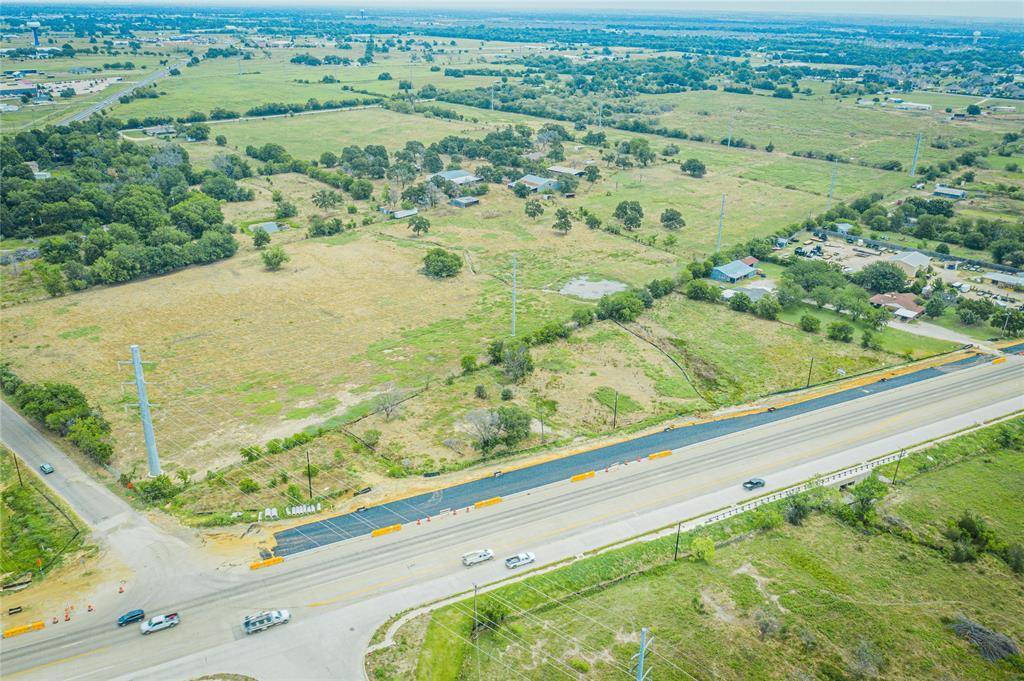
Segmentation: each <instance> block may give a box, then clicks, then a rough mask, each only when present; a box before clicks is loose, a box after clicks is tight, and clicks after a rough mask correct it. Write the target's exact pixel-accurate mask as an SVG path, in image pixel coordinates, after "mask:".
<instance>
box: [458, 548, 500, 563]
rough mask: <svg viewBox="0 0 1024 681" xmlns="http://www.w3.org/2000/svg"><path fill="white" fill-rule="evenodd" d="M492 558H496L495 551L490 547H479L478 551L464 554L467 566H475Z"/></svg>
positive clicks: (463, 560) (463, 561)
mask: <svg viewBox="0 0 1024 681" xmlns="http://www.w3.org/2000/svg"><path fill="white" fill-rule="evenodd" d="M492 558H494V551H491V550H490V549H477V550H476V551H470V552H469V553H464V554H462V564H463V565H465V566H466V567H473V566H474V565H479V564H480V563H486V562H487V561H489V560H491V559H492Z"/></svg>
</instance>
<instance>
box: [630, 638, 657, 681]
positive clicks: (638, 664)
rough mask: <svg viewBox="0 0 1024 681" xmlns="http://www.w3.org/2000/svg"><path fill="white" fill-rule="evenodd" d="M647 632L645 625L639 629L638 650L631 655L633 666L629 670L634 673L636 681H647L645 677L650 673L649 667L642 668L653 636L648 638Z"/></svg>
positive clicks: (652, 641)
mask: <svg viewBox="0 0 1024 681" xmlns="http://www.w3.org/2000/svg"><path fill="white" fill-rule="evenodd" d="M648 633H649V631H648V629H647V627H644V628H643V629H641V630H640V652H638V653H637V654H636V655H634V656H633V657H632V662H633V666H632V667H630V668H629V671H630V672H635V673H636V676H635V678H636V681H647V677H648V675H649V674H650V673H651V670H650V669H649V668H648V669H645V668H644V663H645V662H646V661H647V653H648V651H649V650H650V648H651V645H652V644H653V643H654V637H653V636H651V637H650V638H648V636H647V635H648Z"/></svg>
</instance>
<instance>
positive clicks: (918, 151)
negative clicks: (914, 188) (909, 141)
mask: <svg viewBox="0 0 1024 681" xmlns="http://www.w3.org/2000/svg"><path fill="white" fill-rule="evenodd" d="M920 157H921V133H917V144H915V145H914V163H913V164H911V166H910V176H911V177H914V176H915V175H917V159H919V158H920Z"/></svg>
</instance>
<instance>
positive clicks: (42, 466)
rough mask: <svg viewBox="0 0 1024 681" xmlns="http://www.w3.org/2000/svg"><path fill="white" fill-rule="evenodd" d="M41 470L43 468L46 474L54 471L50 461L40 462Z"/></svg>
mask: <svg viewBox="0 0 1024 681" xmlns="http://www.w3.org/2000/svg"><path fill="white" fill-rule="evenodd" d="M39 470H41V471H42V472H43V473H45V474H46V475H49V474H50V473H52V472H53V466H51V465H50V464H48V463H44V464H40V466H39Z"/></svg>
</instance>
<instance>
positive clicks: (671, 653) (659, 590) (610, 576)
mask: <svg viewBox="0 0 1024 681" xmlns="http://www.w3.org/2000/svg"><path fill="white" fill-rule="evenodd" d="M1022 426H1024V423H1022V422H1021V421H1020V419H1017V422H1016V424H1015V425H1013V426H1011V428H1013V429H1015V430H1016V431H1018V433H1019V431H1020V430H1021V427H1022ZM1002 428H1003V427H1002V426H996V427H993V428H989V429H987V430H983V431H980V432H978V433H974V434H971V435H967V436H963V437H961V438H958V439H956V440H953V441H952V442H950V443H945V444H941V445H938V446H937V447H936V448H934V449H932V450H928V451H926V452H924V453H923V454H922V455H915V456H919V458H920V460H921V461H925V460H926V459H924V455H927V454H928V453H929V452H935V454H936V456H937V457H939V458H940V459H942V458H943V457H945V456H946V452H947V450H951V449H959V450H961V451H964V452H967V451H969V452H971V453H972V454H973V455H972V456H971V458H969V459H968V460H966V461H963V462H961V463H957V464H955V465H952V466H950V467H947V468H941V469H939V470H936V471H932V472H925V473H922V474H920V475H917V476H915V477H913V478H912V479H910V480H907V481H905V482H904V484H903V485H902V486H901V487H900V488H899V490H898V491H897V492H891V493H890V496H889V498H888V499H886V502H885V503H886V507H885V510H884V513H886V514H897V515H898V516H899V517H900V518H903V519H904V521H906V522H909V523H910V524H911V525H912V526H914V527H921V526H924V525H926V524H928V523H932V524H934V525H939V524H941V523H943V522H944V521H945V519H946V518H948V517H949V516H950V515H953V514H958V513H959V511H960V510H962V508H963V507H965V506H966V507H969V508H971V509H972V510H975V511H978V512H980V513H982V514H983V515H984V516H985V518H986V519H987V520H988V521H989V522H990V523H991V525H992V526H993V527H994V528H995V529H996V531H997V533H1000V534H1001V535H1002V536H1003V537H1004V538H1005V540H1007V541H1018V542H1019V541H1020V532H1019V528H1020V527H1021V526H1022V519H1021V507H1020V504H1014V503H1012V502H1010V503H1008V502H1009V500H1010V499H1013V498H1015V497H1019V493H1020V486H1021V484H1024V454H1022V451H1021V449H1020V446H1019V441H1020V440H1019V434H1018V436H1017V437H1018V440H1017V442H1018V444H1017V445H1015V446H1012V447H1010V448H1008V449H1007V448H1004V447H1002V446H1000V445H999V444H997V440H998V437H997V433H998V431H999V430H1001V429H1002ZM833 494H834V493H833ZM881 514H882V512H880V513H879V515H880V516H881ZM757 515H758V514H751V513H747V514H744V515H741V516H738V517H737V518H734V519H731V520H730V521H729V523H728V526H722V524H720V525H716V526H714V527H713V528H712V530H711V536H712V537H715V538H717V539H719V540H721V539H723V538H725V537H727V536H737V535H742V534H744V533H745V532H749V531H750V530H751V528H753V527H755V526H756V525H757V524H758V523H759V522H761V521H759V520H758V519H757ZM762 516H763V514H762ZM691 541H692V535H684V541H683V546H684V554H685V551H686V550H687V548H688V547H689V546H690V542H691ZM672 549H673V537H672V536H667V537H664V538H662V539H657V540H654V541H649V542H641V543H638V544H634V545H632V546H629V547H626V548H623V549H617V550H614V551H611V552H608V553H605V554H601V555H599V556H595V557H590V558H587V559H584V560H581V561H576V562H574V563H572V564H571V565H569V566H567V567H563V568H559V569H557V570H555V571H552V572H548V573H545V574H542V575H536V576H533V577H529V578H528V579H526V580H525V581H524V582H519V583H513V584H509V585H507V586H503V587H501V588H500V589H498V590H496V591H494V592H491V593H487V594H484V595H482V596H481V597H480V601H479V603H478V612H480V613H483V615H484V617H488V616H491V615H492V613H505V615H506V617H507V619H505V620H504V622H503V623H501V624H500V625H498V626H497V627H494V628H490V629H485V630H483V631H482V632H480V633H478V634H477V635H476V636H474V635H473V634H472V633H471V628H472V626H471V625H472V616H473V603H472V598H470V599H466V600H462V601H459V602H456V603H454V604H452V605H448V606H444V607H442V608H440V609H438V610H435V611H434V612H433V613H430V614H426V615H422V616H420V617H418V618H416V619H414V620H412V622H411V623H410V624H409V625H407V626H406V627H403V628H402V629H401V630H400V631H399V635H398V638H397V641H398V645H396V646H395V647H393V648H390V649H385V650H384V651H382V652H380V653H376V654H374V655H372V656H370V658H369V659H368V669H369V670H370V673H371V678H372V679H374V680H375V681H384V680H390V679H399V678H417V679H430V680H431V681H443V680H447V679H458V678H471V677H472V676H473V675H475V674H477V673H478V672H479V674H480V675H481V678H485V677H486V678H507V677H509V676H510V675H515V676H517V677H521V678H527V679H548V678H561V677H563V676H568V677H569V678H587V679H609V680H611V679H620V678H624V674H625V670H627V669H628V667H629V660H630V657H631V656H632V655H633V654H634V653H635V652H636V650H637V647H638V641H639V632H640V629H641V628H642V627H647V628H649V629H650V630H651V633H652V634H653V635H654V637H655V646H654V653H653V655H651V656H650V657H649V658H648V660H649V663H650V665H651V666H652V667H653V670H654V671H653V678H660V679H690V678H706V677H708V676H712V677H713V678H719V679H747V678H778V679H789V678H836V679H839V678H874V677H878V678H886V679H918V678H944V677H951V678H963V679H1013V678H1017V676H1018V675H1019V669H1020V664H1021V661H1020V660H1019V659H1017V660H1016V661H1014V660H1012V659H1011V660H1008V661H1001V662H988V661H986V660H984V659H983V658H982V657H981V656H980V655H979V654H978V651H977V650H976V649H975V648H973V647H972V646H971V645H969V644H967V643H966V642H965V641H963V640H961V639H960V638H958V637H957V636H956V635H955V634H954V633H953V631H952V630H951V627H950V626H949V621H950V620H951V619H953V618H955V617H957V616H959V615H964V616H966V617H968V618H970V619H971V620H973V621H975V622H978V623H980V624H982V625H984V626H987V627H989V628H990V629H993V630H995V631H998V632H1001V633H1003V634H1005V635H1007V636H1009V637H1010V638H1011V639H1013V640H1016V641H1020V640H1021V637H1022V636H1024V626H1022V624H1021V622H1024V600H1022V599H1021V597H1020V577H1019V576H1018V575H1015V574H1014V573H1013V572H1012V571H1011V570H1010V568H1009V567H1008V566H1007V564H1006V563H1004V562H1002V561H1001V560H999V559H997V558H995V557H994V556H991V555H989V554H985V555H983V556H982V557H981V558H980V559H979V560H978V561H977V562H976V563H962V564H956V563H953V562H951V561H950V560H949V559H948V558H947V557H946V556H945V555H944V554H943V553H942V552H941V551H938V550H935V549H933V548H928V547H926V546H925V545H924V544H922V543H917V542H914V541H910V540H907V539H901V538H898V537H897V536H894V535H890V534H887V533H884V532H868V533H864V532H861V531H858V530H855V529H853V528H851V527H850V526H848V525H846V524H843V523H841V522H839V521H838V520H836V519H834V518H833V517H831V516H827V515H818V514H816V515H812V517H811V518H810V519H809V520H808V521H805V523H804V525H803V526H799V527H797V526H792V525H789V524H783V525H782V526H780V527H777V528H776V529H769V530H767V531H765V530H762V531H759V532H755V533H753V535H752V536H750V537H748V538H745V539H741V540H740V541H738V542H735V543H731V544H729V545H727V546H721V547H719V549H718V550H717V551H716V552H715V555H714V557H713V558H712V559H711V560H710V561H709V562H692V561H690V560H681V561H679V562H676V563H672V562H671V554H672ZM635 571H639V572H640V574H634V572H635ZM626 575H633V576H629V577H625V576H626ZM624 577H625V578H624ZM601 584H604V585H605V586H595V585H601ZM1018 658H1019V656H1018Z"/></svg>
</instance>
